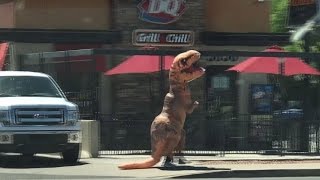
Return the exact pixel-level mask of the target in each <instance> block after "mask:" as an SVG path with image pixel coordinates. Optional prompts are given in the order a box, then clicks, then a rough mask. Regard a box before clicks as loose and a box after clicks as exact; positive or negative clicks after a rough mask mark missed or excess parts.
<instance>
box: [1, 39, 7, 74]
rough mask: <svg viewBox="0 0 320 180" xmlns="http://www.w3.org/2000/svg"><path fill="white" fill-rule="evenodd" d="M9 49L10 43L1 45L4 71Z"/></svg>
mask: <svg viewBox="0 0 320 180" xmlns="http://www.w3.org/2000/svg"><path fill="white" fill-rule="evenodd" d="M8 49H9V43H0V70H2V69H3V66H4V61H5V59H6V55H7V52H8Z"/></svg>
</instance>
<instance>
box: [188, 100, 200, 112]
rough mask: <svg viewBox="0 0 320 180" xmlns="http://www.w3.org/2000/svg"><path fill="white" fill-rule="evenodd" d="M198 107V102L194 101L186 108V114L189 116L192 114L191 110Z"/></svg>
mask: <svg viewBox="0 0 320 180" xmlns="http://www.w3.org/2000/svg"><path fill="white" fill-rule="evenodd" d="M198 106H199V102H198V101H194V102H193V104H191V105H189V107H187V113H188V114H191V113H192V112H193V110H194V109H195V108H196V107H198Z"/></svg>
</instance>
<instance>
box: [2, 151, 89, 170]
mask: <svg viewBox="0 0 320 180" xmlns="http://www.w3.org/2000/svg"><path fill="white" fill-rule="evenodd" d="M84 164H88V163H85V162H81V161H79V162H77V163H73V164H67V163H65V162H64V161H63V160H62V159H61V158H54V157H43V156H37V155H35V156H33V157H25V156H22V155H7V154H1V155H0V167H1V168H48V167H64V166H80V165H84Z"/></svg>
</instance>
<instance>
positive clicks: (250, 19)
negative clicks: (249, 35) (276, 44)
mask: <svg viewBox="0 0 320 180" xmlns="http://www.w3.org/2000/svg"><path fill="white" fill-rule="evenodd" d="M205 3H206V4H205V7H206V9H205V11H206V30H207V31H217V32H270V23H269V22H270V11H271V1H263V2H258V0H214V1H213V0H206V1H205Z"/></svg>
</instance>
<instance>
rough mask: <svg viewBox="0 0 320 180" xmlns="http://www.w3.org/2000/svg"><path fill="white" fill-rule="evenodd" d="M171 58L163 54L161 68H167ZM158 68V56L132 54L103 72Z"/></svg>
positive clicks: (152, 69) (150, 70) (126, 71)
mask: <svg viewBox="0 0 320 180" xmlns="http://www.w3.org/2000/svg"><path fill="white" fill-rule="evenodd" d="M173 60H174V57H173V56H163V70H169V69H170V67H171V64H172V62H173ZM160 70H161V69H160V56H155V55H134V56H131V57H129V58H128V59H126V60H125V61H124V62H122V63H121V64H119V65H118V66H116V67H114V68H113V69H111V70H109V71H107V72H105V73H104V74H105V75H114V74H129V73H152V72H157V71H160Z"/></svg>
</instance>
